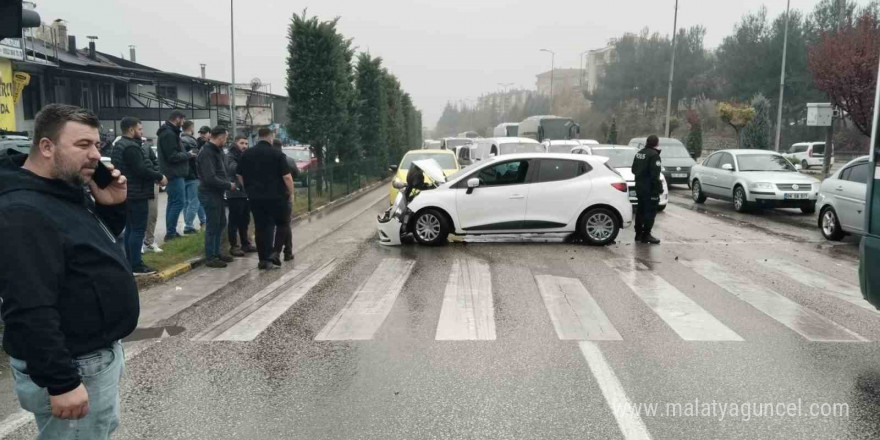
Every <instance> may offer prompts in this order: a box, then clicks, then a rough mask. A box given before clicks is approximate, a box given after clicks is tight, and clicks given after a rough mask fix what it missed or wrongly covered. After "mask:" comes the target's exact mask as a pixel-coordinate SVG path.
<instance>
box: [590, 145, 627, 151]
mask: <svg viewBox="0 0 880 440" xmlns="http://www.w3.org/2000/svg"><path fill="white" fill-rule="evenodd" d="M590 149H591V150H638V148H636V147H630V146H629V145H610V144H599V145H591V146H590Z"/></svg>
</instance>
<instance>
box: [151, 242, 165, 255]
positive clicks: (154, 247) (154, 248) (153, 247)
mask: <svg viewBox="0 0 880 440" xmlns="http://www.w3.org/2000/svg"><path fill="white" fill-rule="evenodd" d="M148 247H149V249H150V250H152V251H153V252H155V253H157V254H161V253H162V248H160V247H159V245H158V244H156V243H153V244H151V245H150V246H148Z"/></svg>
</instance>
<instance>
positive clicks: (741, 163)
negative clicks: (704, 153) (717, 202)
mask: <svg viewBox="0 0 880 440" xmlns="http://www.w3.org/2000/svg"><path fill="white" fill-rule="evenodd" d="M690 183H691V192H692V195H693V199H694V202H696V203H703V202H705V201H706V198H708V197H711V198H715V199H721V200H732V201H733V207H734V209H736V211H737V212H745V211H748V210H750V209H752V208H800V210H801V211H802V212H803V213H804V214H812V213H814V212H816V197H817V194H818V191H819V181H818V180H817V179H815V178H813V177H810V176H807V175H805V174H801V173H799V172H798V171H797V169H795V167H794V166H793V165H792V164H791V162H789V161H788V159H786V158H785V157H783V156H782V155H781V154H779V153H776V152H773V151H767V150H721V151H718V152H716V153H714V154H712V155H711V156H709V157H707V158H706V160H704V161H703V163H702V164H700V165H697V166H695V167H694V168H693V169H692V170H691V174H690Z"/></svg>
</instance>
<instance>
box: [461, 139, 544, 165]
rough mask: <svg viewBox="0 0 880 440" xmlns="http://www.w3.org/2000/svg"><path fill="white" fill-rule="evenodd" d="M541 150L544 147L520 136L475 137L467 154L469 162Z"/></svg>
mask: <svg viewBox="0 0 880 440" xmlns="http://www.w3.org/2000/svg"><path fill="white" fill-rule="evenodd" d="M542 151H544V147H543V146H542V145H541V144H540V143H538V141H536V140H534V139H529V138H521V137H496V138H483V139H476V140H475V141H474V144H473V147H472V149H471V150H470V153H469V154H470V155H471V157H470V159H471V163H476V162H478V161H480V160H484V159H487V158H489V157H491V156H504V155H508V154H519V153H538V152H542Z"/></svg>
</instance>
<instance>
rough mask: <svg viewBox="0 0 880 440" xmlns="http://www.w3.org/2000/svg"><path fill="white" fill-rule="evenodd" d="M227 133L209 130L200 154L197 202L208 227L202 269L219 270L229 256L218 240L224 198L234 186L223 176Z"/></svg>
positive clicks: (223, 210)
mask: <svg viewBox="0 0 880 440" xmlns="http://www.w3.org/2000/svg"><path fill="white" fill-rule="evenodd" d="M228 137H229V133H228V132H227V131H226V128H224V127H214V128H213V129H211V140H210V141H208V142H207V143H206V144H205V145H204V146H202V151H200V152H199V157H198V164H199V181H200V182H199V201H201V202H202V206H204V207H205V214H206V215H207V217H208V224H207V225H206V226H205V260H206V262H205V266H207V267H216V268H222V267H226V263H229V262H231V261H232V257H229V256H226V255H222V254H221V253H220V240H221V238H222V236H223V229H225V228H226V207H225V205H224V203H223V196H224V195H225V193H226V191H230V190H234V189H235V184H234V183H232V182H230V181H229V177H228V176H227V175H226V155H225V154H223V146H224V145H226V139H227V138H228Z"/></svg>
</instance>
